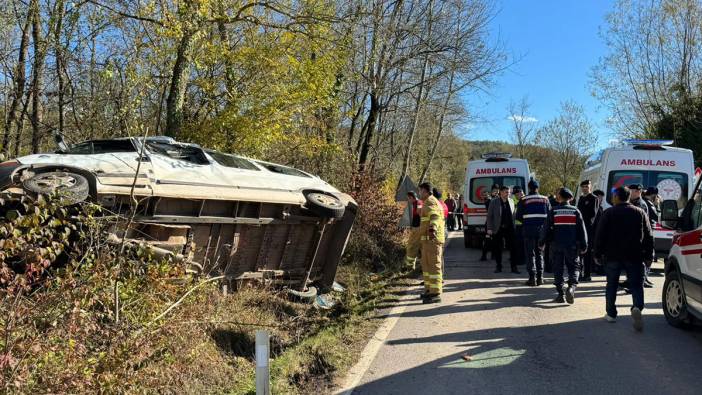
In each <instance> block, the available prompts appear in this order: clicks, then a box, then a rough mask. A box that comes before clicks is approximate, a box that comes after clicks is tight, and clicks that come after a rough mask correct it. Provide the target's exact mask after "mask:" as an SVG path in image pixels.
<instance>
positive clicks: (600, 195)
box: [588, 189, 605, 276]
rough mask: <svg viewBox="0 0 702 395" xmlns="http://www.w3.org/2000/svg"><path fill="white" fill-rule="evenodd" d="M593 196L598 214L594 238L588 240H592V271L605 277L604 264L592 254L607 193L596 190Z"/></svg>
mask: <svg viewBox="0 0 702 395" xmlns="http://www.w3.org/2000/svg"><path fill="white" fill-rule="evenodd" d="M592 194H593V195H595V197H596V198H597V202H598V203H597V214H595V221H594V223H593V224H592V230H593V232H592V235H593V237H592V238H591V239H588V240H590V242H589V245H588V247H589V248H590V250H591V252H590V253H591V254H592V270H594V271H595V273H596V274H597V275H598V276H604V275H605V272H604V266H602V262H599V261H598V260H596V259H595V254H594V253H593V252H592V249H593V248H594V246H595V242H594V241H595V237H594V236H595V231H596V230H597V224H598V223H599V222H600V218H601V217H602V213H603V212H604V208H603V207H602V203H603V202H604V199H605V193H604V191H603V190H601V189H595V190H594V191H593V192H592Z"/></svg>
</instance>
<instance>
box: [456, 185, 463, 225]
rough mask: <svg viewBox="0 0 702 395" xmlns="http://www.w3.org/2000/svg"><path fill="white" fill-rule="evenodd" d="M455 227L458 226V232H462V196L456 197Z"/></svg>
mask: <svg viewBox="0 0 702 395" xmlns="http://www.w3.org/2000/svg"><path fill="white" fill-rule="evenodd" d="M455 214H456V225H458V230H463V196H462V195H460V194H457V195H456V211H455Z"/></svg>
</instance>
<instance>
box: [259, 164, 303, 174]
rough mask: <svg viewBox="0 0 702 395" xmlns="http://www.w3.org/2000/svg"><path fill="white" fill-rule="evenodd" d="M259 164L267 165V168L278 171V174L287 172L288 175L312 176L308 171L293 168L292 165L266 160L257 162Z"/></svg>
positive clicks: (274, 171)
mask: <svg viewBox="0 0 702 395" xmlns="http://www.w3.org/2000/svg"><path fill="white" fill-rule="evenodd" d="M256 163H258V164H259V165H261V166H263V167H265V168H266V169H268V170H270V171H272V172H273V173H278V174H285V175H287V176H296V177H307V178H310V175H309V174H307V173H304V172H302V171H300V170H297V169H293V168H292V167H285V166H281V165H276V164H273V163H266V162H256Z"/></svg>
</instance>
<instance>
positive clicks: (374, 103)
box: [358, 92, 380, 172]
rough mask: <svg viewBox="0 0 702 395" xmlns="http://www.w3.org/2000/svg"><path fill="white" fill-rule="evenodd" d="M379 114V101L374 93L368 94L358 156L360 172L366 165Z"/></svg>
mask: <svg viewBox="0 0 702 395" xmlns="http://www.w3.org/2000/svg"><path fill="white" fill-rule="evenodd" d="M379 114H380V100H378V96H377V95H376V93H375V92H371V94H370V109H369V110H368V119H367V121H366V123H367V124H368V127H367V130H366V135H365V136H364V138H363V143H362V144H361V153H360V154H359V155H358V167H359V170H360V171H361V172H362V171H363V170H365V167H366V163H367V162H368V153H369V152H370V148H371V141H373V134H374V132H375V126H376V122H377V121H378V115H379Z"/></svg>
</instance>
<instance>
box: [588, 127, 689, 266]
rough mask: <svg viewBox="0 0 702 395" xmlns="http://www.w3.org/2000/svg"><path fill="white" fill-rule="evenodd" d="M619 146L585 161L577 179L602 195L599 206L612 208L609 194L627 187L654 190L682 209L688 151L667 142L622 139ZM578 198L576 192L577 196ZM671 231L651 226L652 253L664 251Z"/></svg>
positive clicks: (687, 182)
mask: <svg viewBox="0 0 702 395" xmlns="http://www.w3.org/2000/svg"><path fill="white" fill-rule="evenodd" d="M623 143H624V144H623V145H622V146H620V147H612V148H607V149H605V150H603V151H600V152H598V153H597V154H595V155H593V156H592V157H590V158H589V159H588V161H587V162H586V164H585V169H584V170H583V172H582V173H581V175H580V180H581V181H582V180H590V181H591V182H592V190H595V189H601V190H602V191H604V192H605V194H606V195H605V201H604V202H603V204H602V206H603V207H604V208H605V209H607V208H608V207H610V206H611V205H612V191H614V189H616V188H619V187H622V186H628V185H631V184H641V185H643V186H644V188H648V187H652V186H653V187H657V188H658V194H659V196H660V198H661V201H663V200H676V201H677V202H678V207H685V204H686V203H687V200H688V199H689V198H690V196H691V194H692V187H693V182H694V181H693V178H694V172H695V167H694V160H693V156H692V151H691V150H689V149H684V148H676V147H671V146H670V145H671V144H672V143H673V141H669V140H625V141H624V142H623ZM579 195H580V190H579V189H578V192H577V197H579ZM673 233H674V230H673V229H670V228H668V227H665V226H663V225H662V224H660V223H657V224H655V226H654V229H653V235H654V238H655V244H656V250H657V251H660V252H666V253H667V252H668V251H669V250H670V246H671V244H672V240H673Z"/></svg>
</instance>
